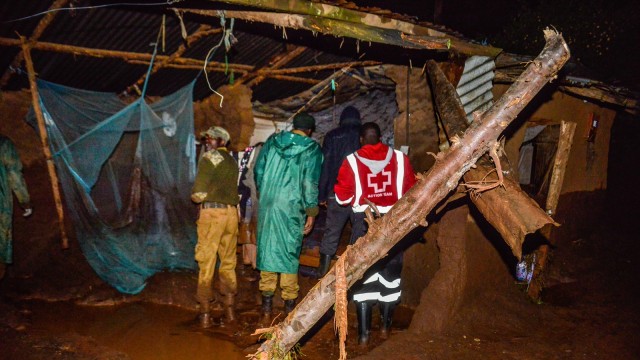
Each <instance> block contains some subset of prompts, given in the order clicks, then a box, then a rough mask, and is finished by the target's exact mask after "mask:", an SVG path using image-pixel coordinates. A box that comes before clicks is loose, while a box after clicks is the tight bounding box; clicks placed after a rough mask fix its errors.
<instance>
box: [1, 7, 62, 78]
mask: <svg viewBox="0 0 640 360" xmlns="http://www.w3.org/2000/svg"><path fill="white" fill-rule="evenodd" d="M68 3H69V0H56V1H54V3H53V4H51V6H50V7H49V10H56V9H60V8H62V7H65V6H67V4H68ZM57 15H58V11H51V12H49V13H47V15H45V16H44V17H43V18H42V19H41V20H40V22H39V23H38V26H36V28H35V29H34V30H33V33H31V36H30V37H29V41H36V40H38V39H40V36H42V34H43V33H44V30H45V29H46V28H47V27H49V25H50V24H51V23H52V22H53V19H55V17H56V16H57ZM22 60H24V54H23V53H22V50H21V51H20V52H19V53H18V54H17V55H16V56H15V57H14V58H13V61H11V65H10V66H9V67H8V68H7V70H5V72H4V74H2V78H1V79H0V87H4V86H5V85H7V83H8V82H9V79H11V75H13V74H14V72H13V71H11V69H12V68H17V67H18V66H20V63H21V62H22Z"/></svg>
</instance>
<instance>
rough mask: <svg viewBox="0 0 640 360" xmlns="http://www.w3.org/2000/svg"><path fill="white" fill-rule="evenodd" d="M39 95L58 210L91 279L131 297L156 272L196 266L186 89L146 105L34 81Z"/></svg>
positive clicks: (188, 92) (189, 97) (190, 114)
mask: <svg viewBox="0 0 640 360" xmlns="http://www.w3.org/2000/svg"><path fill="white" fill-rule="evenodd" d="M38 90H39V92H40V101H41V105H42V109H43V114H44V117H45V122H46V129H47V133H48V135H49V141H50V147H51V152H52V154H53V159H54V161H55V165H56V169H57V173H58V176H59V178H60V184H61V186H62V189H63V192H64V198H65V202H66V205H67V207H66V210H67V211H68V214H69V216H70V218H71V219H72V221H73V224H74V228H75V231H76V235H77V238H78V241H79V243H80V246H81V248H82V251H83V253H84V255H85V256H86V258H87V260H88V262H89V264H90V265H91V266H92V267H93V269H94V270H95V271H96V273H97V274H98V275H99V276H100V277H101V278H102V279H103V280H105V281H106V282H108V283H109V284H111V285H112V286H114V287H115V288H117V289H118V290H119V291H121V292H124V293H130V294H135V293H138V292H140V291H142V289H143V288H144V285H145V280H146V279H147V278H148V277H149V276H151V275H153V274H154V273H156V272H158V271H160V270H162V269H166V268H168V269H178V268H185V269H193V268H195V267H196V263H195V261H194V247H195V243H196V239H197V236H196V228H195V218H196V207H195V206H194V205H193V204H192V203H191V200H190V191H191V187H192V185H193V180H194V178H195V170H196V167H195V165H196V154H195V138H194V135H193V134H194V130H193V103H192V102H193V100H192V98H193V95H192V93H193V83H191V84H190V85H188V86H186V87H184V88H183V89H181V90H179V91H177V92H176V93H174V94H173V95H171V96H168V97H165V98H163V99H161V100H159V101H157V102H155V103H153V104H147V103H146V102H145V101H144V99H143V98H140V99H139V100H138V101H136V102H134V103H131V104H129V105H126V104H124V103H123V102H122V101H120V99H119V98H118V97H117V96H116V95H115V94H111V93H99V92H92V91H84V90H78V89H73V88H69V87H65V86H61V85H56V84H53V83H49V82H46V81H42V80H39V81H38ZM30 121H34V120H33V117H32V118H31V120H30Z"/></svg>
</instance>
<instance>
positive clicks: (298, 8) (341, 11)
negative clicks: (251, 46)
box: [211, 0, 502, 57]
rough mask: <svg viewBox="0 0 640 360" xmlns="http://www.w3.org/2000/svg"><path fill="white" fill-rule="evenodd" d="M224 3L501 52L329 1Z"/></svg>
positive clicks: (469, 50) (469, 51) (465, 50)
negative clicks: (330, 3) (447, 40)
mask: <svg viewBox="0 0 640 360" xmlns="http://www.w3.org/2000/svg"><path fill="white" fill-rule="evenodd" d="M211 1H214V0H211ZM216 1H218V0H216ZM221 2H224V3H228V4H234V5H244V6H249V7H253V8H259V9H267V10H269V11H277V12H281V13H289V14H300V15H310V16H314V17H319V18H325V19H329V20H335V21H342V22H349V23H352V24H355V25H359V26H362V27H364V28H377V29H387V30H392V31H396V32H401V33H404V34H409V35H417V36H425V37H437V38H446V39H449V40H450V45H451V49H453V50H455V51H458V52H460V53H462V54H466V55H483V56H490V57H495V56H497V55H498V54H499V53H500V52H501V51H502V50H501V49H498V48H494V47H491V46H483V45H478V44H473V43H471V42H468V41H464V40H462V39H459V38H457V37H455V36H451V35H449V34H446V33H444V32H442V31H439V30H436V29H433V28H430V27H427V26H421V25H416V24H413V23H410V22H407V21H402V20H398V19H394V18H391V17H386V16H380V15H377V14H372V13H368V12H364V11H359V10H352V9H347V8H343V7H339V6H334V5H329V4H326V3H320V2H312V1H305V0H297V1H290V0H221ZM366 41H368V40H366Z"/></svg>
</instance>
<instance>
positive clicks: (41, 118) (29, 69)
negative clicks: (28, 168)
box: [21, 37, 69, 249]
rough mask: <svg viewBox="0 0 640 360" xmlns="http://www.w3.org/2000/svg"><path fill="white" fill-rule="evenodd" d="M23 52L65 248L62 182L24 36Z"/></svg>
mask: <svg viewBox="0 0 640 360" xmlns="http://www.w3.org/2000/svg"><path fill="white" fill-rule="evenodd" d="M21 40H22V53H23V54H24V62H25V65H26V66H27V72H28V74H29V85H30V86H31V99H32V102H33V110H34V112H35V113H36V119H37V120H38V131H39V133H40V142H41V143H42V150H43V151H44V157H45V159H46V161H47V170H48V171H49V177H51V190H52V191H53V199H54V201H55V204H56V211H57V213H58V225H59V228H60V237H61V246H62V248H63V249H68V248H69V239H68V237H67V231H66V230H65V228H64V210H63V207H62V198H61V196H60V184H59V181H58V175H57V174H56V169H55V166H54V164H53V158H52V157H51V149H49V136H48V135H47V128H46V125H45V121H44V116H43V115H42V108H41V107H40V95H39V94H38V86H37V85H36V73H35V70H34V68H33V60H31V49H30V48H29V45H28V44H27V40H26V39H25V38H24V37H22V38H21Z"/></svg>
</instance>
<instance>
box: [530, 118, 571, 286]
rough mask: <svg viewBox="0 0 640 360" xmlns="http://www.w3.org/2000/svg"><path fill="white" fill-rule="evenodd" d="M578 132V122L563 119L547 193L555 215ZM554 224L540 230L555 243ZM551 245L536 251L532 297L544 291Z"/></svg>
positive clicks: (550, 211) (548, 208) (549, 210)
mask: <svg viewBox="0 0 640 360" xmlns="http://www.w3.org/2000/svg"><path fill="white" fill-rule="evenodd" d="M575 132H576V123H574V122H568V121H563V122H562V123H561V124H560V138H559V140H558V149H557V150H556V155H555V157H554V159H553V169H552V172H551V182H550V183H549V194H548V195H547V201H546V204H545V209H546V211H547V214H549V215H555V213H556V209H557V208H558V200H559V199H560V191H562V184H563V183H564V174H565V172H566V169H567V163H568V162H569V153H570V152H571V145H572V144H573V135H574V134H575ZM551 230H552V226H550V225H547V226H546V227H544V228H543V229H542V230H540V232H541V233H542V235H543V236H544V237H545V238H547V239H548V240H549V242H550V243H551V244H553V239H552V237H551ZM549 251H550V248H549V245H542V246H541V247H540V249H539V250H538V251H536V265H535V269H534V272H533V277H532V279H531V282H530V283H529V289H528V290H527V293H528V294H529V296H530V297H531V298H532V299H538V298H539V297H540V292H541V291H542V287H543V285H544V284H543V281H544V269H545V266H546V264H547V258H548V256H549Z"/></svg>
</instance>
